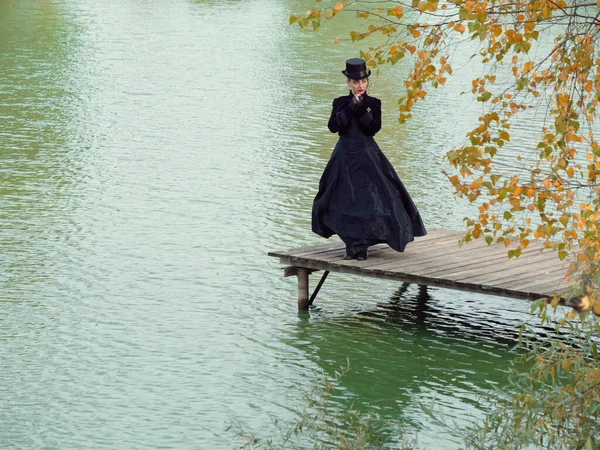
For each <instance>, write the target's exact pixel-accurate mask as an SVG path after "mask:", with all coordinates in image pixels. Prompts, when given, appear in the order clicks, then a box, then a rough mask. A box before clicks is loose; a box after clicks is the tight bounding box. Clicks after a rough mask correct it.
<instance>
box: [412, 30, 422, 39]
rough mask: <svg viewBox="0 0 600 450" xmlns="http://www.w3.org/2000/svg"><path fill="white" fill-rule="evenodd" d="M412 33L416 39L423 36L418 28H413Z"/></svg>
mask: <svg viewBox="0 0 600 450" xmlns="http://www.w3.org/2000/svg"><path fill="white" fill-rule="evenodd" d="M410 32H411V34H412V35H413V37H414V38H415V39H416V38H418V37H419V36H421V32H420V31H419V30H418V29H417V27H412V30H411V31H410Z"/></svg>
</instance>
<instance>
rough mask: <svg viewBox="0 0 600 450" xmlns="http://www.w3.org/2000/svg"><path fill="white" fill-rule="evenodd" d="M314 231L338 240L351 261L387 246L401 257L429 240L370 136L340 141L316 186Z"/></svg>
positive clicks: (396, 179) (398, 182) (401, 188)
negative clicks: (411, 244) (417, 240)
mask: <svg viewBox="0 0 600 450" xmlns="http://www.w3.org/2000/svg"><path fill="white" fill-rule="evenodd" d="M312 230H313V231H314V232H315V233H317V234H318V235H320V236H323V237H325V238H329V237H330V236H332V235H334V234H337V235H338V236H339V237H340V238H341V239H342V240H343V241H344V243H345V244H346V250H347V252H348V253H349V254H350V256H353V255H355V254H357V253H359V252H362V251H364V250H366V248H367V247H368V246H370V245H375V244H378V243H386V244H388V245H389V246H390V247H391V248H393V249H394V250H397V251H399V252H402V251H404V249H405V247H406V245H407V244H408V243H409V242H412V241H413V240H414V237H415V236H424V235H425V234H427V231H426V230H425V226H424V225H423V221H422V220H421V216H420V214H419V211H418V210H417V208H416V206H415V204H414V202H413V201H412V199H411V198H410V196H409V195H408V192H407V190H406V188H405V187H404V185H403V184H402V181H401V180H400V177H398V175H397V174H396V171H395V170H394V168H393V167H392V165H391V163H390V162H389V160H388V159H387V158H386V156H385V155H384V154H383V152H382V151H381V149H380V148H379V146H378V145H377V142H375V139H373V137H371V136H365V135H361V136H357V135H356V134H354V135H353V136H341V137H340V139H339V141H338V143H337V144H336V146H335V148H334V150H333V153H332V155H331V158H330V160H329V162H328V163H327V166H326V167H325V171H324V172H323V175H322V176H321V180H320V182H319V192H318V193H317V195H316V197H315V200H314V203H313V209H312Z"/></svg>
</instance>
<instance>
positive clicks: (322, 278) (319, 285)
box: [308, 270, 329, 305]
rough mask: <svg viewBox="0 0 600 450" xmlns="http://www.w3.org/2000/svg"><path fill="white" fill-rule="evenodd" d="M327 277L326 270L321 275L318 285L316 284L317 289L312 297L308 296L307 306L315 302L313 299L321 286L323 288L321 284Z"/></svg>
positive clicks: (327, 271)
mask: <svg viewBox="0 0 600 450" xmlns="http://www.w3.org/2000/svg"><path fill="white" fill-rule="evenodd" d="M327 275H329V270H326V271H325V273H323V276H322V277H321V281H319V284H317V287H316V288H315V292H313V293H312V295H311V296H310V300H309V301H308V304H309V305H312V304H313V302H314V301H315V298H317V294H318V293H319V291H320V290H321V286H323V283H325V280H326V279H327Z"/></svg>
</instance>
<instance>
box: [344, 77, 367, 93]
mask: <svg viewBox="0 0 600 450" xmlns="http://www.w3.org/2000/svg"><path fill="white" fill-rule="evenodd" d="M346 83H348V87H349V88H350V90H351V91H352V95H363V94H364V93H365V92H366V91H367V86H369V79H368V78H363V79H362V80H353V79H352V78H346Z"/></svg>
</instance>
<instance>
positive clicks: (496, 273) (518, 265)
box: [444, 255, 561, 283]
mask: <svg viewBox="0 0 600 450" xmlns="http://www.w3.org/2000/svg"><path fill="white" fill-rule="evenodd" d="M550 256H552V255H550ZM519 259H520V258H519ZM519 259H516V260H511V261H506V262H504V264H498V265H494V266H489V265H486V266H482V267H481V269H471V270H464V271H462V272H458V273H446V274H444V276H445V277H448V278H452V279H455V280H467V279H468V280H477V281H481V282H483V283H488V282H492V281H494V280H496V281H501V280H503V279H505V278H511V279H520V278H522V277H525V278H527V277H530V276H531V275H532V274H534V273H537V272H538V271H539V270H542V269H543V270H546V269H552V268H560V265H561V264H560V260H559V259H558V257H556V256H554V257H553V258H552V257H547V256H545V255H544V257H543V258H530V259H528V260H519ZM526 261H531V263H527V262H526Z"/></svg>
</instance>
